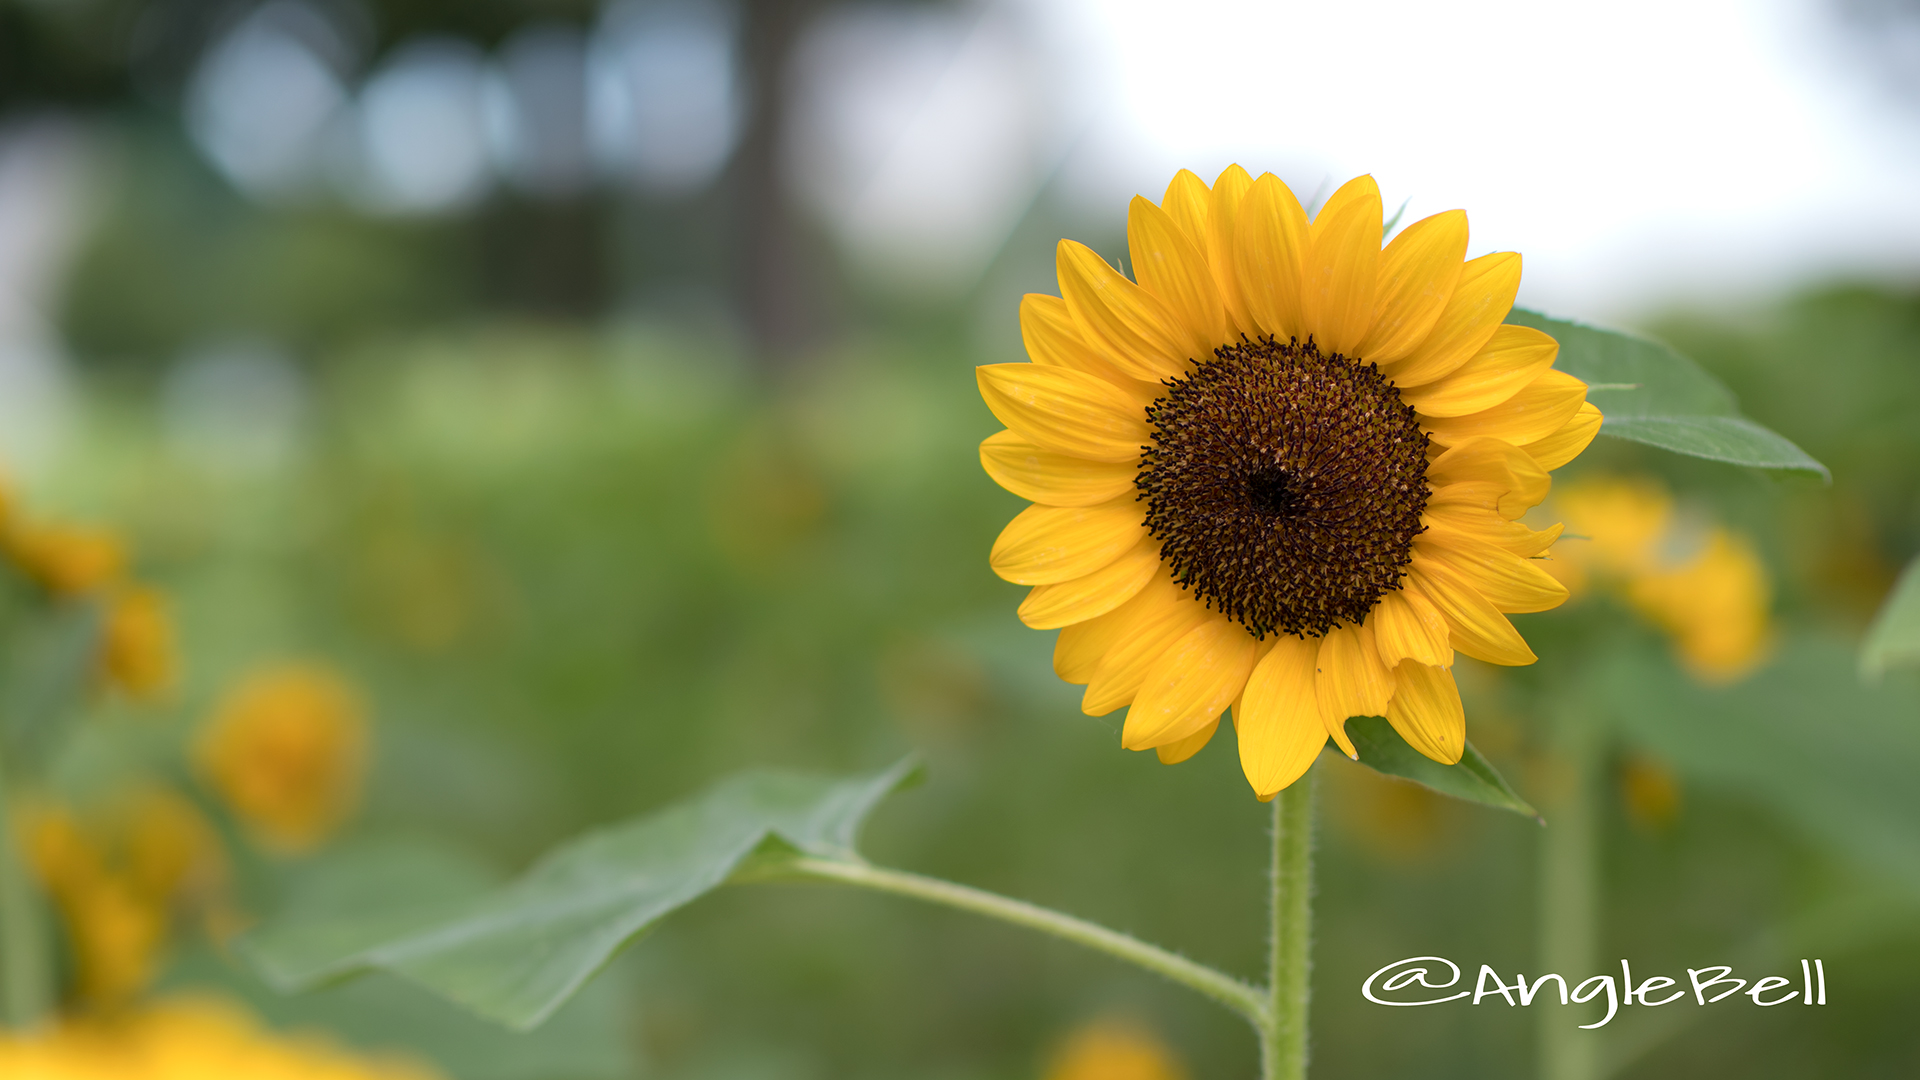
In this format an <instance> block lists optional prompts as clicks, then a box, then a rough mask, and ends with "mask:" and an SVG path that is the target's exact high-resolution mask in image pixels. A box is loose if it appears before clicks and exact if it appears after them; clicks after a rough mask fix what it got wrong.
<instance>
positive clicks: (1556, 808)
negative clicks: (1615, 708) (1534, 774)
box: [1537, 716, 1600, 1080]
mask: <svg viewBox="0 0 1920 1080" xmlns="http://www.w3.org/2000/svg"><path fill="white" fill-rule="evenodd" d="M1599 750H1600V746H1599V741H1598V739H1597V737H1596V735H1595V733H1594V731H1593V725H1592V724H1590V723H1588V722H1586V719H1585V718H1584V717H1580V716H1563V717H1560V718H1559V721H1558V723H1556V724H1555V726H1554V730H1553V732H1552V746H1551V748H1550V753H1551V757H1550V762H1551V764H1552V767H1553V769H1554V771H1555V772H1557V773H1559V781H1560V782H1559V783H1558V784H1557V785H1555V786H1556V787H1557V788H1558V791H1557V797H1556V798H1554V799H1552V800H1551V801H1550V802H1549V805H1548V811H1547V813H1548V821H1549V822H1550V824H1549V825H1548V827H1547V828H1546V829H1545V830H1544V831H1543V832H1542V833H1541V837H1540V839H1541V849H1540V863H1539V867H1540V869H1539V873H1540V879H1539V889H1540V892H1539V901H1538V902H1539V905H1540V909H1539V910H1540V915H1539V919H1540V922H1539V926H1540V966H1541V970H1543V971H1564V972H1568V973H1573V972H1580V973H1582V974H1581V976H1580V977H1582V978H1585V974H1584V973H1586V972H1589V971H1595V970H1597V965H1596V959H1597V952H1598V948H1599V919H1600V912H1599V895H1598V890H1599V874H1600V871H1599V866H1598V856H1599V850H1598V849H1599V837H1598V829H1599V822H1598V820H1597V808H1596V805H1595V804H1596V801H1597V799H1598V793H1597V791H1596V790H1595V788H1596V785H1597V782H1598V776H1597V775H1596V774H1597V773H1598V771H1599V769H1598V757H1599ZM1537 1030H1538V1033H1539V1043H1538V1046H1539V1054H1540V1076H1541V1078H1542V1080H1599V1077H1600V1058H1599V1049H1600V1048H1599V1039H1600V1035H1599V1033H1598V1032H1597V1031H1582V1030H1580V1029H1579V1028H1578V1027H1577V1026H1576V1022H1575V1021H1573V1020H1569V1019H1567V1018H1566V1016H1565V1014H1564V1013H1563V1012H1562V1011H1561V1010H1558V1009H1547V1010H1544V1011H1542V1012H1541V1014H1540V1018H1539V1027H1538V1029H1537Z"/></svg>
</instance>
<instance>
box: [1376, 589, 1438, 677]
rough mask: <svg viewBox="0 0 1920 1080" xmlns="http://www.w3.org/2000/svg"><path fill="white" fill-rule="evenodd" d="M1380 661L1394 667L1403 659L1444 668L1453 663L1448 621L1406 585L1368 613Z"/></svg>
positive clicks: (1383, 599)
mask: <svg viewBox="0 0 1920 1080" xmlns="http://www.w3.org/2000/svg"><path fill="white" fill-rule="evenodd" d="M1367 626H1368V627H1369V628H1370V629H1372V631H1373V641H1374V645H1375V646H1376V647H1377V648H1378V649H1379V652H1380V662H1381V663H1382V664H1384V665H1386V666H1387V667H1393V666H1395V665H1397V664H1398V663H1400V661H1402V660H1418V661H1419V662H1420V663H1423V664H1437V665H1440V666H1442V667H1444V666H1446V665H1448V664H1451V663H1453V646H1452V645H1451V644H1449V643H1448V641H1447V636H1448V635H1447V620H1446V619H1445V618H1443V617H1442V616H1441V614H1440V612H1439V611H1438V610H1437V609H1436V608H1435V607H1434V606H1433V604H1432V603H1430V602H1428V600H1427V598H1426V597H1425V596H1422V595H1421V594H1419V593H1417V592H1410V591H1408V590H1407V589H1405V588H1401V589H1396V590H1395V591H1393V592H1390V593H1387V594H1386V595H1385V596H1382V597H1381V598H1380V601H1379V603H1377V604H1375V605H1373V610H1372V611H1370V612H1368V613H1367Z"/></svg>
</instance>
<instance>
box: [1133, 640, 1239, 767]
mask: <svg viewBox="0 0 1920 1080" xmlns="http://www.w3.org/2000/svg"><path fill="white" fill-rule="evenodd" d="M1256 652H1257V646H1256V643H1255V642H1254V640H1253V635H1251V634H1249V633H1247V631H1246V630H1245V629H1244V628H1243V627H1241V625H1240V624H1239V623H1236V622H1234V621H1233V620H1231V619H1228V618H1226V617H1225V616H1222V615H1215V616H1213V617H1212V618H1210V619H1208V620H1207V621H1205V622H1203V623H1201V624H1200V625H1199V626H1196V627H1194V628H1193V629H1192V630H1189V631H1187V633H1186V635H1185V636H1183V637H1182V638H1181V639H1180V640H1179V641H1176V642H1174V643H1173V645H1172V647H1170V648H1168V649H1167V650H1166V651H1165V652H1163V653H1162V654H1161V655H1160V658H1159V660H1157V661H1156V662H1155V663H1154V664H1153V666H1152V667H1150V668H1149V669H1148V670H1147V675H1146V678H1145V679H1144V680H1142V681H1141V683H1140V690H1139V693H1138V694H1137V695H1136V696H1135V697H1134V699H1133V706H1132V707H1131V708H1129V709H1128V710H1127V723H1126V726H1125V727H1124V728H1123V729H1122V730H1121V732H1120V745H1122V746H1124V747H1126V748H1127V749H1129V750H1145V749H1146V748H1147V747H1150V746H1160V745H1162V744H1165V743H1175V742H1179V741H1180V740H1182V739H1185V738H1186V737H1187V736H1189V735H1192V734H1193V733H1194V732H1195V731H1197V730H1199V729H1200V728H1201V727H1204V726H1205V725H1207V724H1208V723H1211V722H1212V721H1215V720H1218V719H1219V718H1220V714H1221V713H1222V712H1225V711H1226V708H1227V706H1229V705H1231V704H1233V699H1234V698H1237V697H1239V696H1240V691H1241V690H1243V689H1245V688H1246V685H1247V674H1248V672H1250V671H1252V670H1253V661H1254V658H1255V654H1256Z"/></svg>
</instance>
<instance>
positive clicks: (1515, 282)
mask: <svg viewBox="0 0 1920 1080" xmlns="http://www.w3.org/2000/svg"><path fill="white" fill-rule="evenodd" d="M1519 290H1520V256H1518V255H1516V254H1514V253H1513V252H1511V251H1496V252H1494V253H1493V254H1491V255H1482V256H1480V257H1479V258H1477V259H1474V260H1472V261H1470V262H1468V263H1467V264H1466V266H1464V267H1462V268H1461V271H1460V283H1459V284H1458V285H1455V286H1454V289H1453V295H1452V296H1449V297H1447V306H1446V307H1444V308H1441V309H1440V318H1439V319H1438V320H1437V321H1435V322H1434V324H1433V330H1432V331H1431V332H1429V333H1428V334H1427V337H1426V340H1424V341H1422V342H1421V343H1420V344H1419V345H1417V346H1415V347H1414V349H1413V351H1412V352H1410V353H1408V354H1407V355H1406V358H1405V359H1402V360H1396V361H1395V362H1393V363H1392V364H1383V365H1381V366H1382V369H1383V370H1385V371H1386V373H1387V375H1388V376H1389V377H1390V378H1392V379H1393V383H1394V385H1395V386H1399V387H1402V388H1405V387H1409V386H1422V385H1425V384H1426V383H1430V382H1432V381H1433V380H1435V379H1438V378H1441V377H1442V376H1445V375H1448V374H1450V373H1452V372H1453V370H1454V369H1455V368H1458V367H1459V366H1460V365H1461V364H1464V363H1466V362H1467V360H1468V359H1469V358H1470V357H1472V356H1473V354H1474V353H1477V352H1479V351H1480V347H1481V346H1482V345H1485V344H1486V343H1487V340H1488V339H1489V338H1491V337H1493V332H1494V331H1495V330H1498V329H1499V328H1500V324H1501V322H1502V321H1503V320H1505V319H1506V317H1507V312H1509V311H1512V310H1513V297H1514V294H1515V293H1517V292H1518V291H1519Z"/></svg>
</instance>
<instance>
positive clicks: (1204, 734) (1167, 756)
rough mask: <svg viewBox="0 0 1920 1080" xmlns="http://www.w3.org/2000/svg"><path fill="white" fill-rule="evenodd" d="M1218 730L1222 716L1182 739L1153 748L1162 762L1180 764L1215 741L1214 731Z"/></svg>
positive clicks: (1164, 763)
mask: <svg viewBox="0 0 1920 1080" xmlns="http://www.w3.org/2000/svg"><path fill="white" fill-rule="evenodd" d="M1218 730H1220V718H1219V717H1217V716H1216V717H1214V718H1213V720H1212V722H1210V723H1208V724H1207V726H1206V727H1203V728H1201V729H1200V730H1199V731H1196V732H1194V733H1193V734H1191V735H1189V736H1187V737H1186V738H1184V739H1181V740H1180V741H1179V742H1176V743H1168V744H1166V745H1165V746H1156V747H1154V748H1153V751H1154V753H1156V754H1158V755H1159V756H1160V764H1162V765H1178V764H1180V763H1181V762H1183V761H1185V760H1187V759H1188V758H1190V757H1192V756H1193V755H1195V754H1197V753H1199V752H1200V751H1201V750H1203V749H1205V748H1206V745H1207V744H1208V743H1210V742H1212V741H1213V733H1214V732H1216V731H1218Z"/></svg>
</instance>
